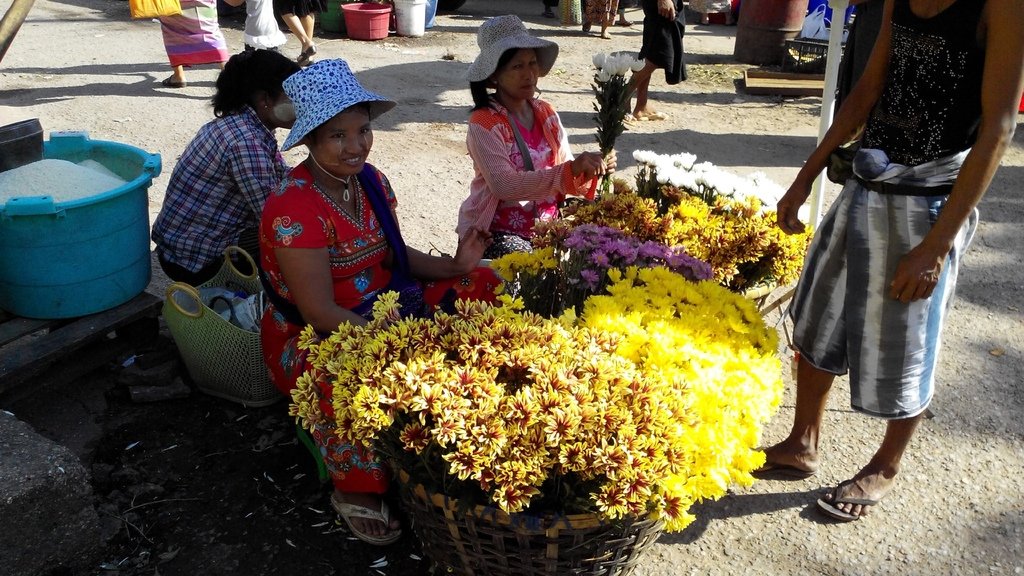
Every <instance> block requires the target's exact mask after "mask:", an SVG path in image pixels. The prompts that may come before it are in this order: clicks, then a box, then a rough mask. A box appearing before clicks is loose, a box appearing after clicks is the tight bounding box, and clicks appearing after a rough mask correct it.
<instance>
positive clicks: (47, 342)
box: [0, 292, 163, 396]
mask: <svg viewBox="0 0 1024 576" xmlns="http://www.w3.org/2000/svg"><path fill="white" fill-rule="evenodd" d="M162 303H163V300H161V299H160V298H158V297H156V296H153V295H152V294H149V293H146V292H143V293H142V294H139V295H138V296H136V297H135V298H133V299H131V300H129V301H128V302H126V303H124V304H122V305H120V306H118V307H116V308H112V309H110V310H106V311H104V312H99V313H96V314H90V315H88V316H81V317H79V318H70V319H63V320H36V319H32V318H22V317H19V316H13V315H11V314H9V313H7V312H4V311H2V310H0V396H4V395H7V394H10V393H12V392H15V391H16V389H17V388H19V387H20V386H22V385H27V383H28V382H29V381H30V380H31V379H33V378H35V377H38V376H40V375H42V374H43V373H44V372H46V371H47V370H49V369H51V368H53V367H54V366H55V365H56V364H61V363H62V362H61V361H62V360H63V361H65V362H67V363H70V362H73V363H74V364H75V366H74V368H75V369H76V371H78V372H81V373H85V372H88V371H91V370H94V369H96V368H98V367H99V366H101V365H103V364H104V363H106V362H109V361H110V360H112V359H113V358H114V357H116V356H117V355H119V354H122V353H124V352H125V351H128V350H131V349H133V348H134V347H137V346H142V345H145V344H147V343H148V342H152V341H153V340H154V339H155V338H156V335H157V333H158V330H159V320H158V317H159V315H160V306H161V304H162Z"/></svg>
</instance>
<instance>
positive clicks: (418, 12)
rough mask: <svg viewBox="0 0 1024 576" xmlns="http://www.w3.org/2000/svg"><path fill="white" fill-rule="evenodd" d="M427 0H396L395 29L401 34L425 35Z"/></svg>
mask: <svg viewBox="0 0 1024 576" xmlns="http://www.w3.org/2000/svg"><path fill="white" fill-rule="evenodd" d="M426 19H427V0H395V29H396V32H398V35H399V36H423V31H424V29H425V27H426V26H425V25H426Z"/></svg>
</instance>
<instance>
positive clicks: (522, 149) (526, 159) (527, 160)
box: [508, 114, 533, 172]
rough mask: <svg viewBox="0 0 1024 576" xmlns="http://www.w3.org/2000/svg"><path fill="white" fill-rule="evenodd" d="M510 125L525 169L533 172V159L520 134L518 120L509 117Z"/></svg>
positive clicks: (510, 115)
mask: <svg viewBox="0 0 1024 576" xmlns="http://www.w3.org/2000/svg"><path fill="white" fill-rule="evenodd" d="M508 124H509V126H511V127H512V135H513V136H515V137H516V144H517V145H518V146H519V153H520V154H522V155H523V167H524V168H526V171H527V172H533V157H532V156H530V149H529V148H527V147H526V141H525V140H523V135H522V134H521V133H520V132H519V127H518V126H516V120H515V118H513V117H512V114H509V115H508Z"/></svg>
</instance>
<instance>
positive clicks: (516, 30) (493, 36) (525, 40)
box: [466, 14, 558, 82]
mask: <svg viewBox="0 0 1024 576" xmlns="http://www.w3.org/2000/svg"><path fill="white" fill-rule="evenodd" d="M476 43H477V45H478V46H480V54H479V55H477V57H476V60H474V61H473V63H472V64H470V65H469V70H468V71H466V79H467V80H469V81H470V82H481V81H483V80H487V79H488V78H490V76H491V74H494V70H495V69H496V68H497V67H498V60H499V59H500V58H501V55H502V54H504V53H505V52H506V51H507V50H510V49H512V48H533V50H534V51H535V52H536V53H537V63H538V64H539V65H540V75H541V76H547V74H548V72H550V71H551V67H552V66H554V65H555V58H558V44H555V43H554V42H552V41H550V40H543V39H541V38H537V37H536V36H533V35H531V34H530V33H529V31H527V30H526V26H525V25H524V24H523V21H522V20H520V19H519V17H518V16H514V15H512V14H508V15H505V16H495V17H494V18H491V19H490V20H488V21H486V22H484V23H483V24H481V25H480V30H479V31H478V32H477V34H476Z"/></svg>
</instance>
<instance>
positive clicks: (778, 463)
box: [761, 438, 818, 475]
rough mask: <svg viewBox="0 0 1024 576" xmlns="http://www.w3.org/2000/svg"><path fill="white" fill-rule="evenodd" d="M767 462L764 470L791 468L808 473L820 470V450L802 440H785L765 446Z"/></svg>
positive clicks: (763, 467)
mask: <svg viewBox="0 0 1024 576" xmlns="http://www.w3.org/2000/svg"><path fill="white" fill-rule="evenodd" d="M764 455H765V462H764V466H762V467H761V469H762V470H765V471H770V470H771V469H775V470H780V469H787V468H788V469H789V470H792V471H803V472H806V473H807V475H811V474H814V473H815V472H817V471H818V451H817V450H814V449H812V448H810V447H808V446H804V445H803V444H801V443H800V442H797V441H792V440H789V439H788V438H787V439H786V440H783V441H782V442H779V443H778V444H776V445H774V446H771V447H768V448H765V450H764Z"/></svg>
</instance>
